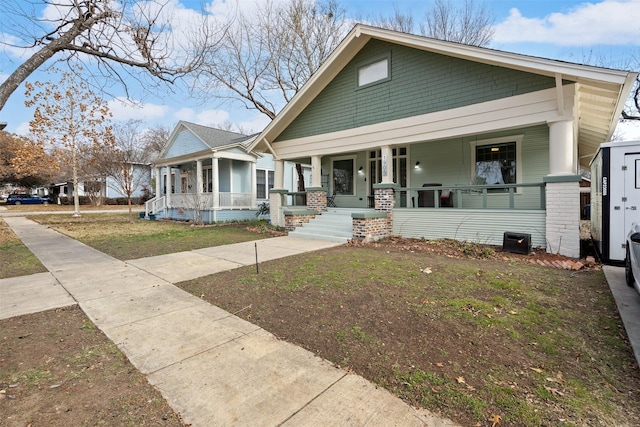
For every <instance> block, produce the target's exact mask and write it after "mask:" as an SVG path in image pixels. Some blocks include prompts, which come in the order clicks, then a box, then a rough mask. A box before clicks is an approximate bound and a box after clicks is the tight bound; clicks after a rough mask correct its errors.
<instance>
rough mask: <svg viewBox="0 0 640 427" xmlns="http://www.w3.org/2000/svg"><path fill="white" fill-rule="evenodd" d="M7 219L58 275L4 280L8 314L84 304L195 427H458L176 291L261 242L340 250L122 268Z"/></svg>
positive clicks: (192, 257)
mask: <svg viewBox="0 0 640 427" xmlns="http://www.w3.org/2000/svg"><path fill="white" fill-rule="evenodd" d="M5 221H6V222H7V224H8V225H9V226H10V227H11V228H12V229H13V230H14V231H15V233H16V234H17V235H18V236H19V237H20V238H21V239H22V241H23V242H24V244H25V245H26V246H27V247H28V248H29V249H30V250H31V251H32V252H33V253H34V254H35V255H36V256H37V257H38V258H39V259H40V260H41V262H42V263H43V264H44V265H45V267H46V268H47V269H48V270H49V272H50V273H44V274H40V275H34V276H29V278H33V281H30V280H29V279H25V278H15V279H4V280H0V295H2V296H3V297H2V299H1V300H2V305H1V306H0V317H3V316H5V315H7V316H5V317H9V315H17V314H15V313H19V312H20V310H21V309H22V308H24V309H25V310H26V311H25V312H33V311H35V310H38V304H37V303H36V302H37V301H36V300H43V301H42V302H43V304H42V306H41V307H42V308H41V309H47V308H53V307H52V306H55V305H56V304H58V305H59V306H62V305H69V304H72V303H74V302H77V303H78V304H79V305H80V307H81V308H82V310H83V311H84V312H85V313H86V314H87V316H88V317H89V318H90V319H91V320H92V321H93V322H94V323H95V324H96V326H97V327H99V328H100V329H101V330H102V331H104V333H105V334H106V335H107V336H108V337H109V338H110V339H111V340H113V341H114V342H115V343H116V344H117V345H118V346H119V347H120V349H121V350H122V351H123V352H124V353H125V354H126V355H127V357H128V358H129V360H131V362H132V363H133V364H134V366H136V368H138V369H139V370H140V371H141V372H143V373H144V374H146V375H147V378H148V380H149V382H150V383H151V384H153V385H154V386H155V387H157V388H158V389H159V390H160V391H161V393H162V394H163V396H164V397H165V398H166V400H167V402H168V403H169V405H171V407H172V408H173V409H174V410H175V411H176V412H178V413H180V414H182V417H183V419H184V421H185V422H186V423H190V424H192V425H193V426H219V425H220V426H222V425H224V426H227V425H251V426H281V425H285V426H289V425H290V426H317V425H351V426H363V425H381V426H382V425H384V426H425V425H426V426H454V425H455V424H454V423H452V422H451V421H450V420H446V419H440V418H437V417H434V416H433V415H431V414H430V413H429V412H428V411H424V410H416V409H414V408H412V407H410V406H408V405H407V404H405V403H404V402H403V401H401V400H400V399H398V398H396V397H395V396H393V395H391V394H390V393H389V392H387V391H386V390H384V389H381V388H378V387H376V386H375V385H374V384H372V383H370V382H368V381H366V380H365V379H363V378H361V377H359V376H357V375H351V374H348V373H346V372H345V371H343V370H341V369H338V368H335V367H334V366H333V365H332V364H331V363H329V362H327V361H325V360H323V359H320V358H318V357H316V356H315V355H314V354H313V353H310V352H308V351H306V350H304V349H302V348H300V347H297V346H294V345H292V344H289V343H287V342H284V341H280V340H278V339H276V338H275V337H274V336H273V335H272V334H270V333H268V332H267V331H265V330H263V329H261V328H259V327H258V326H255V325H253V324H251V323H249V322H246V321H244V320H242V319H240V318H238V317H236V316H234V315H232V314H230V313H228V312H226V311H224V310H221V309H220V308H218V307H215V306H213V305H211V304H209V303H208V302H206V301H203V300H201V299H199V298H196V297H194V296H193V295H191V294H189V293H187V292H184V291H182V290H181V289H179V288H177V287H176V286H174V285H172V283H171V282H177V281H180V280H186V279H190V278H194V277H199V276H202V275H205V274H211V273H215V272H218V271H222V270H226V269H229V268H236V267H239V266H242V265H250V264H253V263H255V260H256V254H255V251H256V246H257V248H258V260H259V261H265V260H268V259H275V258H280V257H283V256H290V255H293V254H297V253H303V252H307V251H310V250H317V249H321V248H324V247H330V246H334V245H335V243H331V242H322V241H315V240H306V239H297V238H291V237H281V238H274V239H267V240H260V241H257V242H246V243H239V244H236V245H228V246H223V247H217V248H207V249H201V250H197V251H190V252H187V253H184V252H183V253H178V254H172V255H164V256H160V257H152V258H143V259H139V260H133V261H129V262H122V261H119V260H116V259H114V258H112V257H109V256H107V255H105V254H103V253H101V252H99V251H96V250H95V249H92V248H90V247H88V246H86V245H83V244H81V243H79V242H77V241H75V240H73V239H71V238H68V237H66V236H63V235H61V234H59V233H57V232H55V231H53V230H51V229H48V228H46V227H44V226H41V225H39V224H36V223H34V222H33V221H30V220H27V219H25V218H19V217H9V218H5ZM36 279H37V280H38V281H37V282H36ZM5 295H11V298H5ZM34 296H35V297H34ZM12 313H13V314H12Z"/></svg>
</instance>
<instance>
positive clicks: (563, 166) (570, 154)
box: [549, 120, 577, 176]
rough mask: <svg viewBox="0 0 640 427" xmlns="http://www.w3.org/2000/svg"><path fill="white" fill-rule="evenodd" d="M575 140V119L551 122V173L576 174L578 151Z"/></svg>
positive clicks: (553, 174)
mask: <svg viewBox="0 0 640 427" xmlns="http://www.w3.org/2000/svg"><path fill="white" fill-rule="evenodd" d="M574 147H575V145H574V141H573V120H564V121H559V122H550V123H549V175H551V176H557V175H575V174H576V173H577V170H576V165H577V153H576V150H575V148H574Z"/></svg>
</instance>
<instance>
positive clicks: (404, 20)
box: [373, 4, 415, 34]
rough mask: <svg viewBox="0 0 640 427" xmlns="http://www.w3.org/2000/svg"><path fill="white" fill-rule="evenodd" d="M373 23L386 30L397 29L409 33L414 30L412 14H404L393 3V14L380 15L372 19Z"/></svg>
mask: <svg viewBox="0 0 640 427" xmlns="http://www.w3.org/2000/svg"><path fill="white" fill-rule="evenodd" d="M373 25H374V26H376V27H380V28H384V29H387V30H393V31H399V32H401V33H409V34H410V33H413V32H414V31H415V25H414V22H413V15H412V14H411V13H406V14H405V13H402V12H400V10H399V9H398V7H397V5H395V4H394V6H393V15H390V16H383V15H381V16H380V17H379V18H378V19H376V20H374V21H373Z"/></svg>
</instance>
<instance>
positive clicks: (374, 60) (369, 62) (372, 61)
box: [356, 52, 391, 89]
mask: <svg viewBox="0 0 640 427" xmlns="http://www.w3.org/2000/svg"><path fill="white" fill-rule="evenodd" d="M383 61H387V75H386V76H385V77H382V78H380V79H377V80H373V81H370V82H368V83H364V84H360V70H361V69H362V68H364V67H369V66H371V65H374V64H377V63H379V62H383ZM389 80H391V52H389V53H387V54H384V55H378V56H376V57H374V58H371V59H369V60H367V61H362V62H360V63H358V64H357V65H356V89H364V88H368V87H371V86H373V85H377V84H380V83H384V82H388V81H389Z"/></svg>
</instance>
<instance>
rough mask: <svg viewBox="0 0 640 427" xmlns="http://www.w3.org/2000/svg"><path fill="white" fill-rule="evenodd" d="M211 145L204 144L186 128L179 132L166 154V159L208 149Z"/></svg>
mask: <svg viewBox="0 0 640 427" xmlns="http://www.w3.org/2000/svg"><path fill="white" fill-rule="evenodd" d="M208 148H209V147H208V146H207V145H206V144H204V143H203V142H202V141H201V140H200V139H199V138H198V137H197V136H195V135H194V134H193V133H192V132H191V131H188V130H184V131H182V132H180V134H178V136H177V137H176V139H175V141H173V144H171V147H170V148H169V151H167V154H165V156H164V158H165V159H171V158H173V157H179V156H183V155H186V154H191V153H197V152H198V151H202V150H206V149H208Z"/></svg>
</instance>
